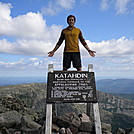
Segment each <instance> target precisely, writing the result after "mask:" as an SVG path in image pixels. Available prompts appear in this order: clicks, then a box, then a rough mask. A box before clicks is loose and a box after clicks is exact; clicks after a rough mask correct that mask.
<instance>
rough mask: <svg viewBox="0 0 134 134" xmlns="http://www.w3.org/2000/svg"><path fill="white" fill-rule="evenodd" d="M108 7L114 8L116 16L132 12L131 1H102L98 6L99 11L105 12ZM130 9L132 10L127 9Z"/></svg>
mask: <svg viewBox="0 0 134 134" xmlns="http://www.w3.org/2000/svg"><path fill="white" fill-rule="evenodd" d="M110 7H114V8H113V10H114V9H115V10H116V14H127V13H132V12H133V7H134V2H133V1H131V0H102V1H101V4H100V8H101V10H103V11H105V10H107V9H109V8H110ZM129 7H132V8H129Z"/></svg>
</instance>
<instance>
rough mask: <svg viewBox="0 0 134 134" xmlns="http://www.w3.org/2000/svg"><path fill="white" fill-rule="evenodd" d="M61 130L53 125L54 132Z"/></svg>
mask: <svg viewBox="0 0 134 134" xmlns="http://www.w3.org/2000/svg"><path fill="white" fill-rule="evenodd" d="M59 130H60V128H59V127H58V126H57V125H56V124H52V131H53V132H59Z"/></svg>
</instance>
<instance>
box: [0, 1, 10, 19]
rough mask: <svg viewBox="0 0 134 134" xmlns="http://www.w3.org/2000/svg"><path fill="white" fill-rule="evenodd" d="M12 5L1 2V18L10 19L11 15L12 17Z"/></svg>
mask: <svg viewBox="0 0 134 134" xmlns="http://www.w3.org/2000/svg"><path fill="white" fill-rule="evenodd" d="M11 8H12V6H11V4H9V3H8V4H5V3H2V2H0V17H1V19H6V20H10V19H11V17H10V14H11V10H10V9H11Z"/></svg>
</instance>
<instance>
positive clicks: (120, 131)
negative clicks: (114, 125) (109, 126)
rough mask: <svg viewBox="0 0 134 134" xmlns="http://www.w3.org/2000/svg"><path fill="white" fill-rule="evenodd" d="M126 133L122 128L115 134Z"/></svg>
mask: <svg viewBox="0 0 134 134" xmlns="http://www.w3.org/2000/svg"><path fill="white" fill-rule="evenodd" d="M125 133H126V131H125V130H124V129H122V128H118V130H117V131H116V134H125Z"/></svg>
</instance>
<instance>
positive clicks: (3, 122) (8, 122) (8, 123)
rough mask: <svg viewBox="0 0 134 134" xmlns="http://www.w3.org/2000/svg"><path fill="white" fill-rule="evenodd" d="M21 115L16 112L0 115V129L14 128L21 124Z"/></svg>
mask: <svg viewBox="0 0 134 134" xmlns="http://www.w3.org/2000/svg"><path fill="white" fill-rule="evenodd" d="M21 118H22V115H21V114H20V113H18V112H17V111H9V112H6V113H2V114H0V127H1V128H2V127H6V128H15V127H16V126H19V125H20V124H21Z"/></svg>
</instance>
